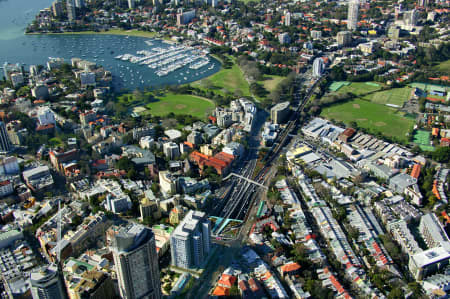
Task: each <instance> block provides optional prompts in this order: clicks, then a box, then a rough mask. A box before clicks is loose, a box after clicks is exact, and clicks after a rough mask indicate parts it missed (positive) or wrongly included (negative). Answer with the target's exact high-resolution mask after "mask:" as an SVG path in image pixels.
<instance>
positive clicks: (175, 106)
mask: <svg viewBox="0 0 450 299" xmlns="http://www.w3.org/2000/svg"><path fill="white" fill-rule="evenodd" d="M214 107H215V105H214V103H213V102H212V101H210V100H208V99H205V98H201V97H197V96H192V95H186V94H173V93H167V94H165V95H164V96H162V97H158V98H157V99H156V100H155V101H153V102H151V103H148V104H147V105H145V108H147V110H146V111H141V113H144V114H146V113H150V114H151V115H155V116H164V115H167V114H169V113H170V112H173V113H174V114H188V115H192V116H196V117H198V118H200V119H204V118H206V116H207V114H208V113H209V112H211V111H212V110H213V109H214Z"/></svg>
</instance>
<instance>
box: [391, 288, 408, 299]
mask: <svg viewBox="0 0 450 299" xmlns="http://www.w3.org/2000/svg"><path fill="white" fill-rule="evenodd" d="M387 297H388V299H394V298H403V297H404V292H403V290H402V289H401V288H394V289H392V291H390V292H389V295H388V296H387Z"/></svg>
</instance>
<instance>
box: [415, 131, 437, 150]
mask: <svg viewBox="0 0 450 299" xmlns="http://www.w3.org/2000/svg"><path fill="white" fill-rule="evenodd" d="M430 135H431V134H430V132H428V131H423V130H418V131H417V132H416V134H415V135H414V143H415V144H417V145H418V146H419V147H420V149H421V150H424V151H434V147H432V146H431V145H430Z"/></svg>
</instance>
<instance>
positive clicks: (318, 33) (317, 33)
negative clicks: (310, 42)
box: [311, 30, 322, 39]
mask: <svg viewBox="0 0 450 299" xmlns="http://www.w3.org/2000/svg"><path fill="white" fill-rule="evenodd" d="M311 37H312V39H320V38H322V31H319V30H311Z"/></svg>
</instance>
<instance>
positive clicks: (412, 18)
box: [403, 9, 419, 26]
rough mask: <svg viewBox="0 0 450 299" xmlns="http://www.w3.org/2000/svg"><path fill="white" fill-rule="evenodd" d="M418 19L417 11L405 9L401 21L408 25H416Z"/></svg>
mask: <svg viewBox="0 0 450 299" xmlns="http://www.w3.org/2000/svg"><path fill="white" fill-rule="evenodd" d="M418 21H419V12H418V11H417V10H415V9H413V10H410V11H405V12H404V14H403V22H404V23H405V25H408V26H416V25H417V22H418Z"/></svg>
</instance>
